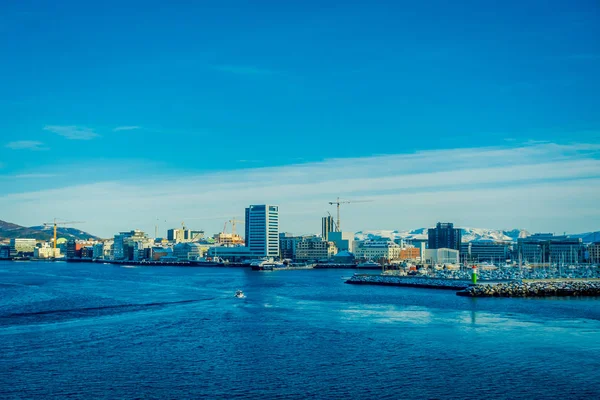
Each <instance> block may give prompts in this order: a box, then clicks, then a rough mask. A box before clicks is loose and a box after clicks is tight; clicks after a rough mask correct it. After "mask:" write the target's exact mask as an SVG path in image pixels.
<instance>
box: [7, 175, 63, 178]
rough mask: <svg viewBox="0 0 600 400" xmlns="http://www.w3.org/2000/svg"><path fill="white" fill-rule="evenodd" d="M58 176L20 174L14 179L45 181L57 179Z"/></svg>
mask: <svg viewBox="0 0 600 400" xmlns="http://www.w3.org/2000/svg"><path fill="white" fill-rule="evenodd" d="M57 176H59V175H58V174H18V175H15V176H14V177H15V178H17V179H44V178H55V177H57Z"/></svg>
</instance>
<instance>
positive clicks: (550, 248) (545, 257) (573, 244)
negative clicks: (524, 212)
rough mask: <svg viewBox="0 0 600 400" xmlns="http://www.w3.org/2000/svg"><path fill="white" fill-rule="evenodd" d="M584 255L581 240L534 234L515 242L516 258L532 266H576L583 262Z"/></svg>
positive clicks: (547, 234) (549, 234) (548, 234)
mask: <svg viewBox="0 0 600 400" xmlns="http://www.w3.org/2000/svg"><path fill="white" fill-rule="evenodd" d="M584 253H585V252H584V247H583V243H582V240H581V238H570V237H568V236H554V234H552V233H536V234H534V235H531V236H529V237H526V238H519V239H518V240H517V251H516V256H517V258H520V260H521V261H523V262H528V263H532V264H547V263H551V264H555V263H559V264H576V263H579V262H582V261H583V258H584Z"/></svg>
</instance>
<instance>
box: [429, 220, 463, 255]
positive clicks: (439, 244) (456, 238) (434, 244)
mask: <svg viewBox="0 0 600 400" xmlns="http://www.w3.org/2000/svg"><path fill="white" fill-rule="evenodd" d="M427 233H428V237H429V240H428V241H427V244H428V246H427V247H428V248H430V249H454V250H459V251H460V244H461V238H462V231H461V230H460V229H458V228H454V224H452V223H448V222H446V223H442V222H438V223H437V225H436V227H435V228H430V229H429V230H428V232H427Z"/></svg>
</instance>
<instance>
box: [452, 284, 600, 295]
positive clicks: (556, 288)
mask: <svg viewBox="0 0 600 400" xmlns="http://www.w3.org/2000/svg"><path fill="white" fill-rule="evenodd" d="M456 294H457V295H458V296H466V297H576V296H599V297H600V281H546V282H509V283H496V284H482V285H473V286H469V287H467V288H465V289H463V290H461V291H459V292H457V293H456Z"/></svg>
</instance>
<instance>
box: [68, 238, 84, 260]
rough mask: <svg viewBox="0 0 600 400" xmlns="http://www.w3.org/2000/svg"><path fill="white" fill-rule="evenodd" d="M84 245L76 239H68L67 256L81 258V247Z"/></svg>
mask: <svg viewBox="0 0 600 400" xmlns="http://www.w3.org/2000/svg"><path fill="white" fill-rule="evenodd" d="M82 247H83V245H82V244H81V243H77V241H76V240H75V239H69V240H68V241H67V258H81V248H82Z"/></svg>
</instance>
